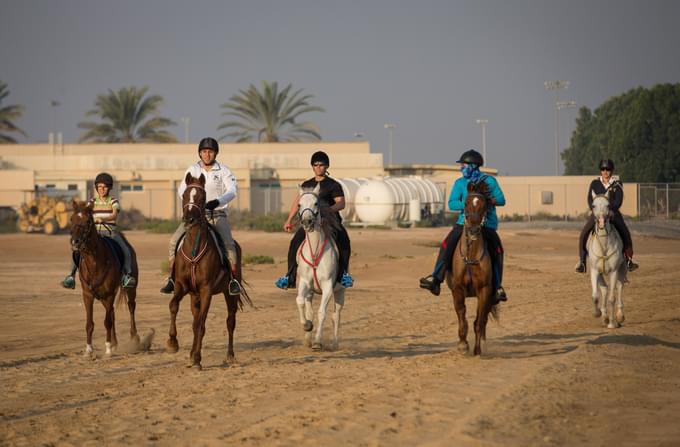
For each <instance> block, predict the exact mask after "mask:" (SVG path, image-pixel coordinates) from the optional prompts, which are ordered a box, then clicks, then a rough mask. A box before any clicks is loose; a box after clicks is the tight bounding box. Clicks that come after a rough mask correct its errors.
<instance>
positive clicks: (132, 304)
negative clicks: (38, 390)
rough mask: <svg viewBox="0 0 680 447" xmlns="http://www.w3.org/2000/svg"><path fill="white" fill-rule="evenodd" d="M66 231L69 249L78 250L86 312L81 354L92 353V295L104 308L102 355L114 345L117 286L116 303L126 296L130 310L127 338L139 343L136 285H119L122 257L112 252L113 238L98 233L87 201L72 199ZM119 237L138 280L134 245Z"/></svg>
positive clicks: (113, 247)
mask: <svg viewBox="0 0 680 447" xmlns="http://www.w3.org/2000/svg"><path fill="white" fill-rule="evenodd" d="M70 232H71V241H70V242H71V250H73V252H79V253H80V258H79V262H78V272H79V273H78V276H79V277H80V285H81V287H82V289H83V303H84V304H85V313H86V323H85V332H86V334H87V345H86V346H85V353H84V356H85V357H87V358H94V357H95V354H94V348H93V347H92V332H93V331H94V320H93V318H92V314H93V304H94V300H95V299H96V300H98V301H100V302H101V303H102V305H103V306H104V309H106V317H105V318H104V326H105V327H106V355H107V356H110V355H112V354H113V351H114V350H115V349H116V347H117V346H118V339H117V338H116V323H115V313H114V308H113V304H114V301H115V298H116V292H118V290H119V289H120V292H119V293H118V303H119V304H120V303H122V300H126V301H127V305H128V311H129V312H130V339H131V340H132V341H133V342H136V343H137V344H139V335H138V334H137V325H136V323H135V308H136V297H137V286H134V287H131V288H123V287H121V286H120V279H121V276H122V259H121V260H120V261H119V258H118V257H117V255H116V253H115V250H116V248H115V246H116V242H114V241H113V240H111V239H109V238H104V237H102V236H100V235H99V233H98V232H97V229H96V228H95V224H94V218H93V216H92V203H91V202H89V203H88V202H78V201H76V200H74V201H73V214H72V215H71V229H70ZM121 237H122V238H123V240H124V241H125V242H126V243H127V245H128V248H129V249H130V257H131V262H130V265H131V267H132V272H131V275H132V276H133V277H134V278H135V280H138V278H139V268H138V266H137V255H136V253H135V250H134V248H132V246H131V245H130V243H129V242H127V239H125V236H123V235H122V234H121ZM105 239H106V240H105ZM121 256H122V254H121Z"/></svg>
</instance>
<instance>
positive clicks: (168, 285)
mask: <svg viewBox="0 0 680 447" xmlns="http://www.w3.org/2000/svg"><path fill="white" fill-rule="evenodd" d="M168 270H169V271H170V275H169V276H168V278H167V279H166V280H165V285H164V286H163V287H161V293H164V294H166V295H169V294H171V293H172V292H173V291H174V290H175V280H174V278H173V275H174V272H175V258H174V257H173V258H172V259H170V261H169V262H168Z"/></svg>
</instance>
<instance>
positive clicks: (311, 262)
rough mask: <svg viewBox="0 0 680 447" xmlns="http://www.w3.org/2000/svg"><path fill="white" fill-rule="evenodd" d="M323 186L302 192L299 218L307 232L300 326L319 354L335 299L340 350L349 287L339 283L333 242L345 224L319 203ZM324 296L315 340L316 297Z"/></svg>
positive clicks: (301, 270) (300, 252) (335, 342)
mask: <svg viewBox="0 0 680 447" xmlns="http://www.w3.org/2000/svg"><path fill="white" fill-rule="evenodd" d="M319 190H320V187H319V185H318V184H317V185H316V187H315V188H314V189H301V190H300V198H299V209H298V217H299V218H300V223H301V225H302V228H303V229H304V230H305V240H304V241H303V243H302V244H301V245H300V248H299V249H298V253H297V263H298V274H297V283H298V294H297V298H296V300H295V301H296V302H297V307H298V312H299V315H300V323H301V324H302V327H303V329H304V331H305V345H306V346H308V347H311V348H312V349H313V350H315V351H320V350H321V349H322V347H323V343H322V340H323V339H322V337H323V325H324V322H325V320H326V308H327V307H328V303H330V301H331V298H332V299H333V317H332V318H333V342H332V349H334V350H336V349H338V343H339V337H340V312H341V311H342V308H343V306H344V304H345V288H344V287H342V286H341V285H340V283H339V282H337V277H338V269H339V268H340V262H339V255H338V250H337V248H336V247H335V244H334V243H333V238H332V236H333V233H334V227H335V226H337V225H341V224H340V222H337V218H336V217H335V216H334V215H333V214H332V212H331V211H330V209H329V208H328V207H326V206H321V204H320V201H319ZM314 294H320V295H321V303H319V310H318V320H317V328H316V334H315V335H314V339H313V340H312V330H313V329H314V323H313V322H312V320H313V319H314V311H313V308H312V298H313V297H314Z"/></svg>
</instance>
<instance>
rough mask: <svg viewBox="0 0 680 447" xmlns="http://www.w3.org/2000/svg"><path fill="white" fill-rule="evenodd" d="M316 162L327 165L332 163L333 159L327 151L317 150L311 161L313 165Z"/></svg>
mask: <svg viewBox="0 0 680 447" xmlns="http://www.w3.org/2000/svg"><path fill="white" fill-rule="evenodd" d="M314 163H323V164H324V165H326V166H330V165H331V161H330V159H329V158H328V154H327V153H325V152H324V151H316V152H314V154H312V161H311V162H310V164H311V165H314Z"/></svg>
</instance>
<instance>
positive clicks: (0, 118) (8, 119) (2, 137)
mask: <svg viewBox="0 0 680 447" xmlns="http://www.w3.org/2000/svg"><path fill="white" fill-rule="evenodd" d="M8 96H9V90H8V89H7V84H6V83H5V82H2V81H0V144H3V143H16V142H17V140H15V139H14V138H12V137H11V136H9V135H7V133H18V134H21V135H23V136H27V135H26V132H24V131H23V130H21V129H19V128H18V127H17V126H16V124H14V122H13V120H17V119H19V118H21V116H22V115H23V114H24V108H23V107H22V106H19V105H9V106H4V107H3V106H2V101H3V100H4V99H5V98H6V97H8Z"/></svg>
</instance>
